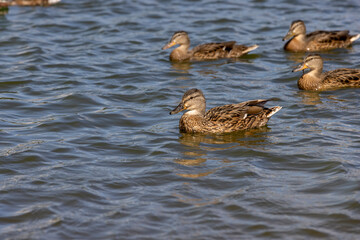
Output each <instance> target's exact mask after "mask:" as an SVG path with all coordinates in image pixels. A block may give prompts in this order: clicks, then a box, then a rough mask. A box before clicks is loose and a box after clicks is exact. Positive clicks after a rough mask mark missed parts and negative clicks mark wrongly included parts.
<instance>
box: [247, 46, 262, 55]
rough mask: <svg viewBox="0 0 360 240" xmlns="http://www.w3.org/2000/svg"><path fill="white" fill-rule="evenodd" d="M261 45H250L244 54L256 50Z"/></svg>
mask: <svg viewBox="0 0 360 240" xmlns="http://www.w3.org/2000/svg"><path fill="white" fill-rule="evenodd" d="M258 47H259V46H258V45H256V44H255V45H252V46H250V47H248V48H247V49H245V50H244V54H245V53H248V52H251V51H253V50H255V49H257V48H258Z"/></svg>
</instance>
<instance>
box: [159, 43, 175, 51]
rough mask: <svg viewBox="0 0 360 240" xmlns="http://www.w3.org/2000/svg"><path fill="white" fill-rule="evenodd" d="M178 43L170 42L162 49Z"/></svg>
mask: <svg viewBox="0 0 360 240" xmlns="http://www.w3.org/2000/svg"><path fill="white" fill-rule="evenodd" d="M174 45H176V43H175V42H169V43H168V44H166V45H165V46H163V47H162V50H165V49H168V48H171V47H172V46H174Z"/></svg>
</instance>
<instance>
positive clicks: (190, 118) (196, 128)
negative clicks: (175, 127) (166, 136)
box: [179, 110, 204, 133]
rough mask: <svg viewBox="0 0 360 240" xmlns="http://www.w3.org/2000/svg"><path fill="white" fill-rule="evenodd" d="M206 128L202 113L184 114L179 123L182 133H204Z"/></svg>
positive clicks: (194, 111) (191, 112) (190, 112)
mask: <svg viewBox="0 0 360 240" xmlns="http://www.w3.org/2000/svg"><path fill="white" fill-rule="evenodd" d="M203 127H204V115H203V114H201V112H199V111H196V110H192V111H188V112H186V113H184V114H183V115H182V116H181V118H180V122H179V128H180V131H181V132H188V133H191V132H192V133H195V132H202V130H203Z"/></svg>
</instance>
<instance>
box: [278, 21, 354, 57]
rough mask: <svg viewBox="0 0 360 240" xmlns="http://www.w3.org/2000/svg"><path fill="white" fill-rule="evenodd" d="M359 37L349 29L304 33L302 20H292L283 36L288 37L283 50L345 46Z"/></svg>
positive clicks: (313, 49) (294, 50) (311, 49)
mask: <svg viewBox="0 0 360 240" xmlns="http://www.w3.org/2000/svg"><path fill="white" fill-rule="evenodd" d="M359 37H360V34H356V35H349V31H347V30H344V31H315V32H312V33H309V34H306V27H305V24H304V22H303V21H301V20H297V21H293V22H292V23H291V25H290V29H289V32H288V33H287V34H286V36H285V37H284V38H283V41H284V40H288V39H290V40H289V41H288V42H287V43H286V44H285V46H284V49H285V50H288V51H293V52H303V51H310V52H312V51H321V50H330V49H335V48H346V47H348V46H350V45H351V44H352V42H354V41H355V40H357V39H358V38H359Z"/></svg>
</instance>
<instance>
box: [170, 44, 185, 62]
mask: <svg viewBox="0 0 360 240" xmlns="http://www.w3.org/2000/svg"><path fill="white" fill-rule="evenodd" d="M189 47H190V44H182V45H180V46H179V47H177V48H176V49H174V51H172V53H171V54H170V60H172V61H184V60H188V59H189V58H190V53H189Z"/></svg>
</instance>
